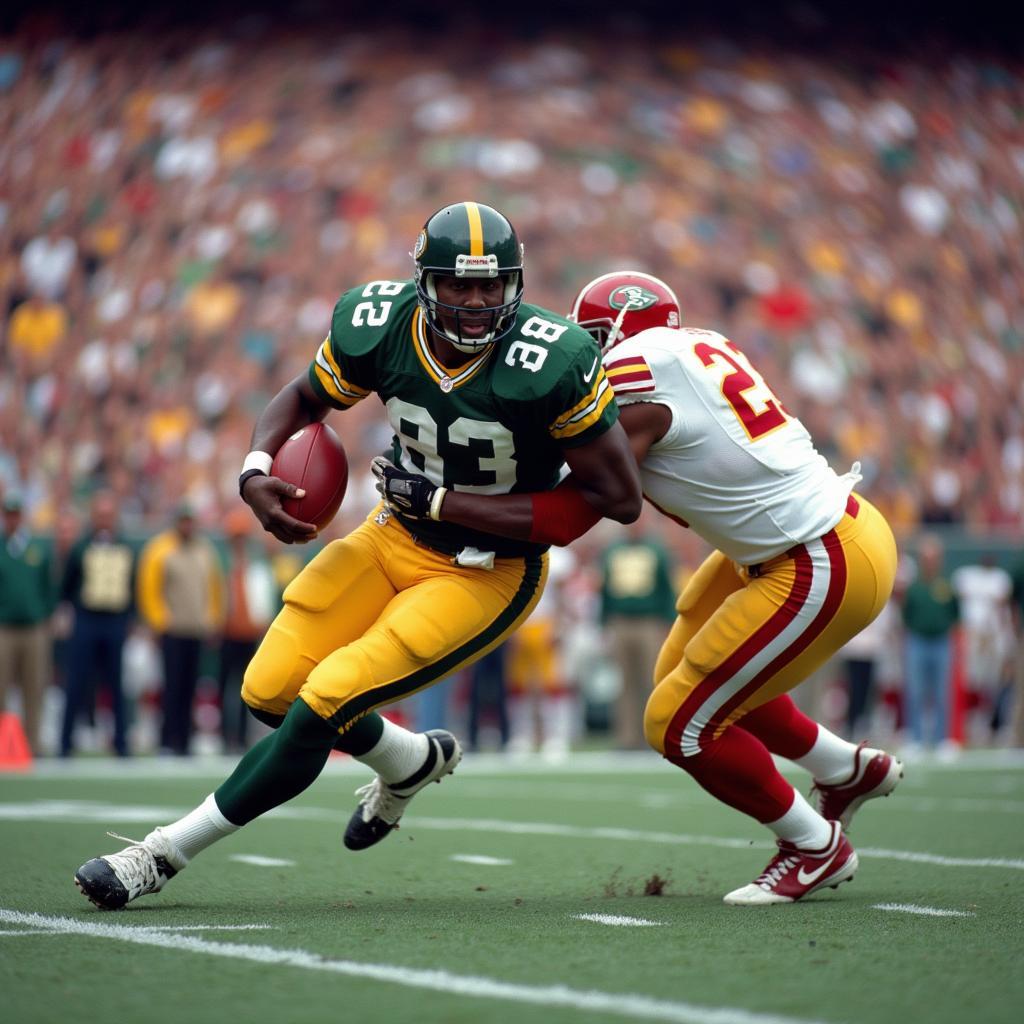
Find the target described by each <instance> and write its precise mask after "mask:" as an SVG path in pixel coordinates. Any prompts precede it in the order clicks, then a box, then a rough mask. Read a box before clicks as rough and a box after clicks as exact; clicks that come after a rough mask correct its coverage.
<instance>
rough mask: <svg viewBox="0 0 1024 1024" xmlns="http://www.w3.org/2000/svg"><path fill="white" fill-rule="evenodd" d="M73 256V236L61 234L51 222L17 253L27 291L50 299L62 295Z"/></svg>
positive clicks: (66, 288) (66, 286)
mask: <svg viewBox="0 0 1024 1024" xmlns="http://www.w3.org/2000/svg"><path fill="white" fill-rule="evenodd" d="M77 256H78V245H77V243H76V242H75V240H74V239H73V238H71V237H69V236H68V235H64V234H61V232H60V226H59V225H58V224H57V222H56V221H53V222H51V223H50V225H49V226H48V227H47V228H46V230H45V231H44V232H43V234H40V235H37V236H36V237H35V238H33V239H32V240H31V241H30V242H29V243H28V244H27V245H26V246H25V248H24V249H23V250H22V253H21V272H22V274H23V275H24V278H25V283H26V284H27V285H28V288H29V291H32V292H36V293H38V294H39V295H41V296H42V297H43V298H45V299H50V300H51V301H55V300H58V299H62V298H64V296H65V294H66V293H67V290H68V282H69V281H70V279H71V274H72V272H73V271H74V269H75V262H76V259H77Z"/></svg>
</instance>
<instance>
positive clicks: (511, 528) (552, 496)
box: [440, 480, 602, 547]
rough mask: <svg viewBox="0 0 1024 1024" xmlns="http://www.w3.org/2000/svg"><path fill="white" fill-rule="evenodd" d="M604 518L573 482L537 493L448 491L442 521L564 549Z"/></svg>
mask: <svg viewBox="0 0 1024 1024" xmlns="http://www.w3.org/2000/svg"><path fill="white" fill-rule="evenodd" d="M601 517H602V514H601V512H599V511H598V510H597V509H596V508H594V506H593V505H592V504H591V503H590V501H589V500H588V499H587V497H586V496H585V495H584V493H583V492H582V491H581V490H580V489H579V488H578V487H576V486H575V484H574V483H573V482H572V481H568V480H566V481H563V482H562V483H561V484H559V486H558V487H556V488H555V489H554V490H553V491H540V492H537V493H535V494H507V495H479V494H465V493H459V492H452V491H446V492H445V494H444V496H443V499H442V501H441V506H440V518H441V519H442V520H445V521H448V522H454V523H458V524H460V525H462V526H469V527H473V528H474V529H477V530H485V531H486V532H488V533H496V534H498V535H499V536H501V537H511V538H513V539H514V540H529V541H532V542H533V543H535V544H556V545H558V546H561V547H564V546H565V545H567V544H571V543H572V542H573V541H574V540H576V538H577V537H581V536H582V535H583V534H584V533H586V532H587V530H589V529H590V528H591V527H592V526H593V525H594V524H595V523H596V522H598V520H600V519H601Z"/></svg>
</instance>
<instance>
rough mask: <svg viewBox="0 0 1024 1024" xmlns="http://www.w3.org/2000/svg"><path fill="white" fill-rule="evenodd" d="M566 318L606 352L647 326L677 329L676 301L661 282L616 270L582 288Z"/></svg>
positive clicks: (646, 276)
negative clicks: (578, 326)
mask: <svg viewBox="0 0 1024 1024" xmlns="http://www.w3.org/2000/svg"><path fill="white" fill-rule="evenodd" d="M569 319H570V320H575V321H576V323H578V324H579V325H580V327H583V328H584V329H585V330H587V331H589V332H590V333H591V334H592V335H593V336H594V340H595V341H596V342H597V343H598V345H600V346H601V351H602V352H607V351H608V349H610V348H611V347H612V346H613V345H617V344H618V343H619V342H620V341H625V339H626V338H631V337H632V336H633V335H634V334H639V333H640V332H641V331H645V330H647V328H648V327H678V326H679V323H680V321H679V300H678V299H677V298H676V294H675V292H674V291H672V289H671V288H669V286H668V285H667V284H665V282H664V281H659V280H658V278H656V277H652V276H651V275H650V274H643V273H641V272H640V271H639V270H616V271H614V272H613V273H611V274H602V275H601V276H600V277H596V278H594V280H593V281H591V282H590V284H588V285H587V286H586V287H584V288H583V290H582V291H581V292H580V293H579V295H577V296H576V301H575V302H574V303H573V304H572V312H571V313H570V314H569Z"/></svg>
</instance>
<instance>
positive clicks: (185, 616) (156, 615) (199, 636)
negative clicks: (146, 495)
mask: <svg viewBox="0 0 1024 1024" xmlns="http://www.w3.org/2000/svg"><path fill="white" fill-rule="evenodd" d="M223 591H224V583H223V578H222V575H221V569H220V563H219V560H218V557H217V552H216V550H215V548H214V546H213V544H212V543H211V542H210V541H209V539H208V538H206V537H205V536H203V535H202V534H201V533H199V532H198V529H197V526H196V519H195V513H194V512H193V511H192V509H191V508H190V507H189V506H188V505H180V506H179V507H178V510H177V512H176V514H175V521H174V526H173V527H171V528H170V529H168V530H165V531H164V532H163V533H159V534H157V535H156V536H155V537H154V538H153V539H152V540H150V541H149V542H148V543H147V544H146V546H145V548H143V550H142V554H141V556H140V560H139V573H138V605H139V611H140V613H141V615H142V617H143V619H144V620H145V622H146V624H147V625H148V626H149V628H150V629H152V630H153V632H154V633H156V634H157V635H158V636H159V637H160V647H161V653H162V655H163V669H164V686H163V697H162V701H161V710H162V712H163V722H162V724H161V728H160V749H161V750H162V751H163V752H165V753H172V754H178V755H186V754H188V753H189V743H190V740H191V737H192V704H193V701H194V699H195V694H196V684H197V683H198V681H199V659H200V654H201V652H202V646H203V642H204V641H205V640H207V639H208V638H209V637H211V636H213V635H214V633H216V632H217V631H218V630H219V629H220V625H221V621H222V618H223V614H222V609H223V604H224V593H223Z"/></svg>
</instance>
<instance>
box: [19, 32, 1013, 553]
mask: <svg viewBox="0 0 1024 1024" xmlns="http://www.w3.org/2000/svg"><path fill="white" fill-rule="evenodd" d="M620 29H621V30H620V31H616V32H615V33H612V34H601V33H593V34H587V33H580V32H562V31H559V30H557V29H553V30H552V31H551V32H549V33H546V34H544V35H543V36H542V37H541V36H533V35H529V34H526V33H524V34H521V35H519V36H515V35H508V34H501V33H498V32H496V31H495V30H494V27H493V26H492V25H490V24H489V23H488V22H487V20H486V19H481V18H472V19H469V20H467V21H465V22H464V23H462V24H461V25H460V26H459V31H458V32H454V31H452V32H446V33H444V32H442V33H436V34H432V35H430V36H429V37H428V38H427V39H426V40H425V39H424V38H423V36H422V34H421V31H420V29H419V28H416V29H414V28H412V27H403V26H402V25H401V24H397V23H395V22H388V23H383V22H382V23H373V24H371V25H370V26H350V27H347V28H344V29H341V28H337V29H332V30H331V31H321V32H314V31H308V30H291V29H289V28H287V27H286V26H285V24H284V23H281V22H274V21H267V20H262V19H261V18H260V17H258V16H252V17H244V18H240V19H238V20H236V21H234V22H231V23H226V24H220V23H218V25H217V27H215V28H210V29H209V30H205V31H204V30H202V29H200V28H197V27H196V26H190V27H189V28H188V29H187V30H181V31H165V32H159V33H157V32H153V31H147V30H146V29H144V28H140V29H137V30H126V31H123V32H107V33H103V34H98V35H95V36H92V37H89V36H80V37H75V36H65V35H63V34H62V33H61V32H60V30H59V26H58V25H55V24H54V23H52V22H49V21H47V20H46V18H45V17H41V18H37V19H29V20H26V21H25V22H24V23H23V24H22V25H21V26H20V27H19V28H18V29H16V30H15V31H14V32H13V33H11V34H10V35H8V36H6V37H2V38H0V316H2V322H3V339H2V343H0V361H2V364H3V367H4V372H3V375H2V378H0V489H2V490H3V491H4V492H5V493H13V494H17V496H18V500H19V502H20V503H21V504H22V505H23V507H24V513H25V518H26V522H27V523H28V524H29V525H30V526H31V527H32V529H34V530H36V531H39V532H42V533H49V534H53V535H54V536H55V537H56V538H57V539H58V543H60V542H61V538H62V537H63V538H65V546H68V545H69V543H70V538H71V537H72V536H73V535H74V534H75V532H76V530H77V529H78V526H79V523H80V520H81V518H82V517H83V516H84V510H85V508H86V505H87V503H88V501H89V499H90V497H91V496H92V495H93V494H94V493H95V492H96V491H97V490H99V489H100V488H109V489H110V490H112V491H113V493H114V496H115V498H116V502H117V507H118V509H119V514H120V517H121V520H122V524H123V525H124V527H125V528H126V529H127V530H128V532H130V533H133V534H134V535H136V536H137V537H141V536H148V535H150V534H153V533H155V532H156V531H158V530H160V529H162V528H164V527H166V526H167V525H168V524H169V522H170V518H171V510H172V509H174V508H176V507H178V506H179V504H180V503H181V501H182V500H183V499H184V500H185V501H187V502H188V504H189V505H190V507H191V508H192V509H194V510H195V511H196V514H197V518H198V521H199V523H200V524H201V526H202V527H203V528H204V529H207V530H216V529H217V528H218V526H219V524H222V523H223V522H224V521H225V517H226V516H227V515H228V514H229V513H230V511H231V510H232V509H235V508H236V507H237V505H238V494H237V486H236V482H237V476H238V471H239V464H240V460H241V457H242V455H244V453H245V452H246V451H247V450H248V446H249V433H250V431H251V428H252V424H253V421H254V418H255V416H256V414H257V413H258V411H259V410H260V409H261V408H263V406H264V405H265V404H266V402H267V400H268V399H269V398H270V396H271V395H273V394H274V393H275V392H276V390H277V388H278V387H280V385H281V384H282V383H283V382H284V381H285V380H287V379H289V378H291V377H292V376H294V375H295V374H297V373H299V372H301V371H302V370H303V369H304V367H305V366H306V365H307V364H308V362H309V360H310V358H311V357H312V355H313V353H314V352H315V346H316V345H317V344H318V343H319V342H320V341H321V340H322V338H323V335H324V333H325V332H326V329H327V327H328V324H329V320H330V312H331V309H332V306H333V304H334V302H335V300H336V298H337V296H338V295H339V294H340V293H341V292H342V291H343V290H344V289H345V288H347V287H348V286H350V285H352V284H355V283H359V282H363V281H367V280H372V279H379V278H403V277H407V276H409V275H410V272H411V261H410V258H409V249H410V248H411V245H412V241H413V239H414V238H415V236H416V233H417V231H418V230H419V228H420V226H421V219H422V212H423V211H424V210H425V209H430V208H432V207H438V206H441V205H443V204H444V203H446V202H449V201H451V200H452V199H454V198H463V197H469V196H472V197H474V198H478V199H480V200H481V201H483V202H488V203H492V204H494V205H495V206H498V207H499V208H501V209H502V210H503V211H505V212H506V213H507V214H508V215H509V216H510V218H511V219H512V220H513V222H514V223H515V224H516V226H517V228H518V230H519V232H520V234H521V236H522V237H523V238H524V239H525V241H526V282H527V285H526V287H527V293H528V296H529V298H530V301H533V302H536V303H539V304H541V305H545V306H548V307H550V308H552V309H556V310H560V311H564V310H566V308H567V306H568V303H569V301H570V299H571V297H572V295H573V294H574V293H575V291H576V289H577V288H578V287H579V285H580V284H581V283H582V282H584V281H586V280H588V279H589V278H591V277H593V276H595V275H596V274H599V273H602V272H604V271H606V270H608V269H611V268H615V267H621V266H623V265H629V266H633V267H636V268H638V269H643V270H646V271H648V272H650V273H654V274H656V275H658V276H660V277H662V278H664V279H665V280H667V281H669V282H671V283H672V285H673V286H674V287H675V289H676V291H677V292H678V294H679V295H680V298H681V300H682V302H683V307H684V318H685V322H688V323H692V324H694V325H699V326H703V327H707V328H713V329H715V330H719V331H721V332H722V333H724V334H726V335H727V336H729V337H731V338H732V339H733V340H734V341H736V343H737V344H738V345H740V347H742V348H743V349H744V351H745V352H746V353H747V354H748V355H749V356H750V357H751V358H752V360H753V361H754V363H755V364H756V365H757V366H758V368H759V369H760V370H761V371H762V373H763V374H764V376H765V377H766V378H767V379H768V380H769V381H771V382H772V386H773V387H774V388H775V390H776V391H777V392H779V393H781V395H782V396H783V397H784V399H785V401H786V402H787V404H788V405H789V406H790V408H791V409H792V410H793V411H794V412H795V413H796V414H797V415H799V416H800V417H801V418H802V419H803V420H804V422H805V423H806V424H807V426H808V428H809V429H810V431H811V433H812V435H813V436H814V437H815V439H816V441H817V443H818V445H819V448H820V449H821V450H822V452H823V453H824V454H825V455H826V457H828V459H829V460H830V462H832V464H833V465H834V466H835V467H836V468H837V469H838V470H839V471H840V472H842V471H844V470H845V469H847V468H848V466H849V465H850V463H852V462H853V461H855V460H860V462H861V464H862V467H863V473H864V477H865V480H864V483H863V485H862V486H863V488H864V489H865V493H868V494H870V495H871V498H872V500H873V501H874V502H875V503H876V504H877V505H878V506H879V507H880V508H881V509H882V510H883V511H884V512H885V514H886V515H887V516H888V517H889V519H890V521H891V522H892V523H893V525H894V527H895V528H896V529H897V531H900V532H902V534H903V535H904V536H905V535H907V534H908V533H910V532H912V531H915V530H917V529H918V528H920V527H922V526H926V525H928V524H960V525H962V526H963V527H964V528H966V529H968V530H976V531H991V530H1002V531H1004V533H1005V535H1006V536H1010V537H1014V536H1018V535H1019V534H1020V531H1021V530H1022V529H1024V245H1022V239H1024V225H1022V218H1024V113H1022V112H1024V74H1022V72H1024V65H1022V64H1021V63H1019V62H1017V63H1013V62H1011V61H1009V60H1008V59H1005V58H1000V57H994V56H986V55H983V54H980V53H969V52H966V51H964V52H957V51H955V50H948V51H943V50H940V51H936V52H929V51H927V50H921V51H918V52H916V53H914V54H913V56H899V55H895V54H894V55H890V56H887V57H884V58H883V57H880V56H877V55H876V56H874V57H871V56H869V55H866V54H865V53H863V52H861V51H858V50H855V49H850V50H848V51H847V50H844V48H843V43H842V41H837V42H835V44H834V47H833V48H832V49H831V50H830V51H829V52H828V53H827V54H825V55H823V56H819V55H816V54H814V53H812V52H809V51H808V50H806V49H801V48H800V47H794V48H786V47H785V46H782V45H781V44H775V45H767V44H763V45H743V46H740V45H737V44H735V43H734V42H730V41H729V40H728V39H726V38H725V37H724V36H723V35H721V34H717V35H716V34H696V35H689V34H686V33H679V34H673V33H672V32H662V33H658V32H657V29H656V27H655V28H652V27H651V26H644V25H643V24H636V25H631V24H630V23H628V19H627V21H626V22H624V23H623V25H622V26H620ZM425 42H429V45H425ZM840 399H841V401H840ZM334 422H335V425H336V426H337V428H338V429H339V431H340V432H341V433H342V436H343V439H344V442H345V444H346V448H347V450H348V453H349V457H350V460H351V463H352V466H353V470H354V476H353V482H352V485H351V487H350V496H349V498H348V499H347V500H346V502H345V504H344V506H343V508H342V511H341V513H340V514H339V516H338V518H337V520H336V522H335V524H333V525H332V527H331V528H330V533H329V534H328V535H333V534H334V533H340V532H342V531H344V530H347V529H350V528H351V527H352V526H353V525H355V523H356V522H357V521H358V520H359V518H361V517H362V516H363V515H364V514H365V512H366V511H367V509H368V508H369V506H370V504H371V499H372V498H373V496H374V495H373V491H372V486H371V484H372V481H371V478H370V476H369V473H368V472H365V471H363V470H362V467H366V466H367V465H368V463H369V460H370V458H371V457H372V456H373V455H374V454H376V453H377V452H379V451H380V450H381V449H382V448H383V446H384V443H385V442H386V441H387V438H386V437H385V436H382V433H381V429H382V428H381V417H380V416H379V415H378V414H377V413H376V412H375V411H374V410H372V409H371V408H364V407H363V406H358V407H356V408H355V409H354V410H352V411H350V412H346V413H345V415H344V417H336V418H335V421H334ZM665 540H666V541H668V542H669V543H670V544H671V545H672V546H673V547H674V548H675V551H676V554H677V555H680V556H681V557H682V558H683V560H684V561H689V562H691V563H692V562H694V561H695V559H696V557H697V555H698V551H697V548H696V547H694V546H690V547H687V546H686V545H687V543H689V542H686V541H681V540H680V537H679V531H678V530H676V529H675V528H673V529H672V530H671V532H666V534H665Z"/></svg>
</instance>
